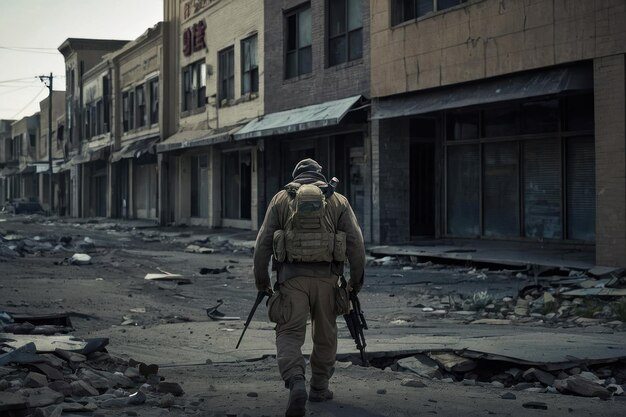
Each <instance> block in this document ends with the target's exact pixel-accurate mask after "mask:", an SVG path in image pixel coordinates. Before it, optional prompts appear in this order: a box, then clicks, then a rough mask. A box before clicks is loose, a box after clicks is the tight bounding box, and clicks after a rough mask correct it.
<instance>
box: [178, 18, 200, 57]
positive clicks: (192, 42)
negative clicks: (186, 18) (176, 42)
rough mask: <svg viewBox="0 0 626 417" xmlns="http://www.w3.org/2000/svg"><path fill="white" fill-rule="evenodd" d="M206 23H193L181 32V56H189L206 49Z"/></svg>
mask: <svg viewBox="0 0 626 417" xmlns="http://www.w3.org/2000/svg"><path fill="white" fill-rule="evenodd" d="M205 32H206V23H205V21H204V20H201V21H199V22H198V23H194V24H193V26H190V27H188V28H187V29H185V30H184V32H183V55H185V56H189V55H191V54H192V53H194V52H197V51H202V50H204V49H205V48H206V42H205V40H204V34H205Z"/></svg>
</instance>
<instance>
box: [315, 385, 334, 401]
mask: <svg viewBox="0 0 626 417" xmlns="http://www.w3.org/2000/svg"><path fill="white" fill-rule="evenodd" d="M332 399H333V392H332V391H331V390H329V389H328V388H322V389H316V388H313V387H311V391H309V401H312V402H314V403H321V402H323V401H328V400H332Z"/></svg>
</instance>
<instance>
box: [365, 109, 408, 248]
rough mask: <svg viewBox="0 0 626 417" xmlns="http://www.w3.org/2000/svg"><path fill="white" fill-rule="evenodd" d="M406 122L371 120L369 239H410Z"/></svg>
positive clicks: (391, 240) (383, 240)
mask: <svg viewBox="0 0 626 417" xmlns="http://www.w3.org/2000/svg"><path fill="white" fill-rule="evenodd" d="M409 156H410V146H409V126H408V121H407V120H406V119H405V120H373V121H372V164H373V165H372V187H373V190H372V195H373V200H374V201H373V208H372V215H373V219H372V225H373V230H372V240H373V241H374V242H376V243H380V242H403V241H407V240H409V239H410V216H409V202H410V195H409Z"/></svg>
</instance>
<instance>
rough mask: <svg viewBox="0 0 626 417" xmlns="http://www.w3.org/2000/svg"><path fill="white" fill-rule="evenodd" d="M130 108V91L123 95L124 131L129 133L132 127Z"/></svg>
mask: <svg viewBox="0 0 626 417" xmlns="http://www.w3.org/2000/svg"><path fill="white" fill-rule="evenodd" d="M129 122H130V107H129V105H128V91H127V92H125V93H123V94H122V131H123V132H128V128H129V126H130V124H129Z"/></svg>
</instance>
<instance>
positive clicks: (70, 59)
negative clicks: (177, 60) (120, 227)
mask: <svg viewBox="0 0 626 417" xmlns="http://www.w3.org/2000/svg"><path fill="white" fill-rule="evenodd" d="M126 43H128V41H124V40H108V39H82V38H68V39H67V40H65V41H64V42H63V43H62V44H61V46H59V52H61V53H62V54H63V57H64V58H65V82H66V86H65V137H66V140H65V141H64V155H65V156H66V158H67V159H68V161H67V162H66V163H65V164H64V165H63V166H62V168H61V171H62V172H63V174H62V181H63V182H64V190H65V192H66V195H64V196H63V198H64V199H65V201H68V202H69V204H68V208H69V210H68V214H69V215H71V216H74V217H81V216H88V215H102V216H105V215H106V207H107V202H106V189H107V181H108V179H107V176H106V162H105V163H104V168H103V166H102V163H100V164H99V165H98V162H97V161H105V160H106V159H107V158H108V152H110V149H106V147H107V145H104V146H100V145H101V144H102V143H101V142H106V139H104V140H102V141H101V142H95V141H88V142H86V143H83V141H84V140H85V139H86V137H85V134H87V133H88V134H90V135H91V133H92V131H91V130H89V129H91V128H92V127H94V128H96V129H98V128H101V129H104V127H105V125H106V126H107V127H109V126H111V122H110V120H105V114H104V108H105V107H106V106H108V108H110V103H108V102H107V103H105V102H104V101H103V102H102V105H101V113H100V114H99V115H97V116H95V117H102V120H101V121H98V122H97V123H95V120H94V122H93V123H92V121H91V116H92V114H91V109H89V116H87V113H85V103H86V102H85V99H90V98H91V97H89V96H88V97H85V96H84V94H85V88H84V87H85V85H84V76H85V74H86V72H87V71H89V70H90V69H92V68H93V67H95V66H97V65H104V66H106V64H105V63H103V56H104V55H105V54H107V53H109V52H112V51H115V50H117V49H119V48H121V47H123V46H124V45H126ZM105 72H106V69H105ZM92 75H93V74H92ZM96 76H97V74H96ZM109 80H110V78H109ZM100 82H101V84H100V90H99V91H100V92H101V94H102V96H103V98H106V100H110V99H111V96H110V93H109V94H106V95H105V94H104V92H105V89H104V88H103V84H104V80H102V79H100ZM106 87H107V88H106V90H107V91H110V88H111V87H110V81H109V84H108V86H106ZM89 104H90V105H91V104H92V103H91V102H89ZM106 116H108V118H110V114H108V115H106ZM108 118H107V119H108ZM96 131H97V130H96ZM90 138H91V136H90ZM109 145H110V143H109ZM84 163H88V164H89V165H88V166H87V169H88V170H89V172H87V174H88V175H89V182H90V183H89V184H86V183H85V178H86V177H85V173H84V172H83V166H82V164H84ZM102 169H104V173H103V171H102ZM92 176H93V178H99V179H93V178H92ZM103 177H104V178H103ZM92 180H93V181H95V183H93V181H92ZM87 186H88V187H89V188H88V189H87V188H86V187H87Z"/></svg>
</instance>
